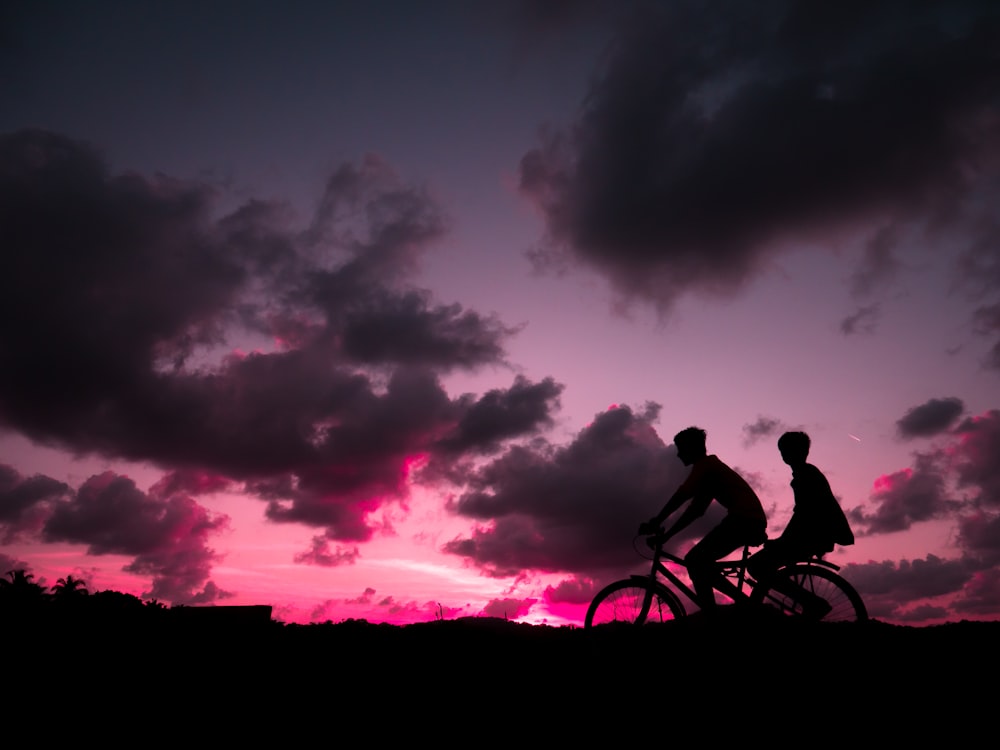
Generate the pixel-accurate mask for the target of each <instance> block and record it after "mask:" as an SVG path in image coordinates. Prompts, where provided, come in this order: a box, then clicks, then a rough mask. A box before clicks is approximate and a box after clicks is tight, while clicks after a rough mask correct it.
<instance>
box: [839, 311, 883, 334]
mask: <svg viewBox="0 0 1000 750" xmlns="http://www.w3.org/2000/svg"><path fill="white" fill-rule="evenodd" d="M881 314H882V313H881V306H880V305H878V304H873V305H863V306H862V307H859V308H858V309H857V310H855V311H854V312H853V313H851V314H850V315H848V316H847V317H846V318H844V319H843V320H841V321H840V332H841V333H842V334H844V335H845V336H851V335H853V334H855V333H874V332H875V327H876V326H877V325H878V321H879V318H880V317H881Z"/></svg>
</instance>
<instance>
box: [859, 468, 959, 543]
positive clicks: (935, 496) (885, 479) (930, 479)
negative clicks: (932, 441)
mask: <svg viewBox="0 0 1000 750" xmlns="http://www.w3.org/2000/svg"><path fill="white" fill-rule="evenodd" d="M871 502H872V504H873V505H874V506H875V510H874V511H872V512H868V511H866V510H865V508H864V506H859V507H856V508H852V509H851V510H849V511H847V515H848V517H849V518H850V521H851V524H852V526H858V527H860V528H862V529H865V530H866V533H867V534H886V533H891V532H894V531H903V530H905V529H908V528H910V526H912V525H913V524H914V523H919V522H921V521H929V520H932V519H937V518H948V517H950V516H952V515H953V514H954V513H955V512H956V511H957V510H958V509H959V508H961V503H960V502H959V501H957V500H954V499H952V497H951V495H950V493H949V491H948V475H947V472H946V470H945V468H944V467H943V466H942V465H941V462H940V458H939V457H938V456H936V455H934V454H917V456H916V457H915V465H914V467H912V468H906V469H902V470H900V471H896V472H893V473H891V474H883V475H882V476H880V477H879V478H878V479H876V480H875V483H874V487H873V492H872V495H871Z"/></svg>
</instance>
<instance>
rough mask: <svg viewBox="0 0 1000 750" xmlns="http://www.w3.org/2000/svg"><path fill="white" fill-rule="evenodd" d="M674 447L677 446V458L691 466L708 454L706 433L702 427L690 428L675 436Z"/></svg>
mask: <svg viewBox="0 0 1000 750" xmlns="http://www.w3.org/2000/svg"><path fill="white" fill-rule="evenodd" d="M674 445H675V446H677V458H679V459H680V460H681V462H682V463H683V464H684V465H685V466H690V465H691V464H693V463H694V462H695V461H697V460H698V459H699V458H702V457H703V456H704V455H705V454H706V453H707V451H706V449H705V431H704V430H703V429H701V428H700V427H688V428H687V429H684V430H681V431H680V432H678V433H677V434H676V435H674Z"/></svg>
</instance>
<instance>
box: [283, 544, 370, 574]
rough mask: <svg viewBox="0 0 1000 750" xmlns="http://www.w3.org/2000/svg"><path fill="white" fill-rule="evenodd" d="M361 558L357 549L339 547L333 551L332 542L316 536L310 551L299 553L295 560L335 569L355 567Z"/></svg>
mask: <svg viewBox="0 0 1000 750" xmlns="http://www.w3.org/2000/svg"><path fill="white" fill-rule="evenodd" d="M359 556H360V552H359V551H358V548H357V547H353V548H346V547H341V546H340V545H337V547H336V549H334V550H333V551H331V550H330V542H329V541H328V540H327V539H324V538H323V537H322V536H314V537H313V539H312V545H311V546H310V548H309V550H308V551H307V552H302V553H299V554H298V555H296V556H295V558H294V559H295V562H297V563H306V564H308V565H320V566H322V567H325V568H333V567H337V566H338V565H353V564H354V563H355V562H357V560H358V557H359Z"/></svg>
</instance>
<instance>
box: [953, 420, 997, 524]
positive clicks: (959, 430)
mask: <svg viewBox="0 0 1000 750" xmlns="http://www.w3.org/2000/svg"><path fill="white" fill-rule="evenodd" d="M953 432H954V434H955V435H956V436H957V437H958V443H957V444H956V445H954V446H952V448H951V450H950V451H949V455H950V458H951V461H952V465H953V466H954V470H955V472H956V476H957V479H956V481H957V484H958V486H959V487H960V488H961V489H963V490H966V491H969V492H971V493H972V502H973V503H974V504H975V505H976V506H978V507H982V508H991V509H993V510H1000V462H998V461H997V456H1000V410H997V409H991V410H989V411H987V412H985V413H983V414H980V415H978V416H975V417H969V418H967V419H965V420H963V421H962V422H961V424H959V425H958V426H957V427H955V429H954V431H953Z"/></svg>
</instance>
